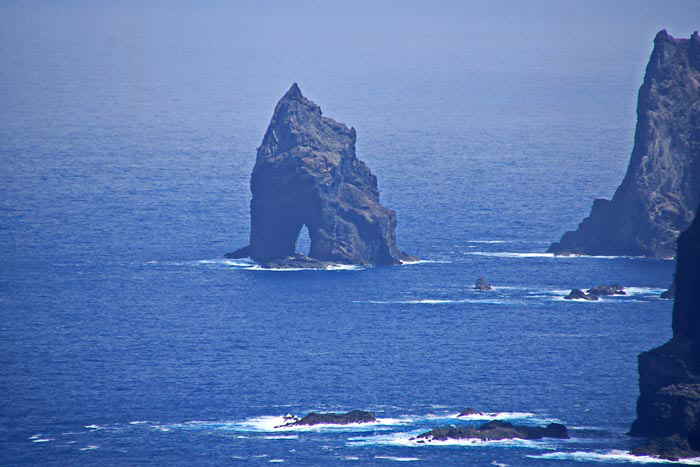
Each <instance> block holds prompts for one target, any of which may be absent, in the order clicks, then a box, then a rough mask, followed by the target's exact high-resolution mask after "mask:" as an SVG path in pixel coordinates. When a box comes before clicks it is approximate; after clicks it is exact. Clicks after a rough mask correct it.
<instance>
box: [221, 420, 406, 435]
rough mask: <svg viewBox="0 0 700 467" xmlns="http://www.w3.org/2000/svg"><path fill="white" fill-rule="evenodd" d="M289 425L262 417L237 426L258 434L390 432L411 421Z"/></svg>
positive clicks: (282, 421) (236, 425)
mask: <svg viewBox="0 0 700 467" xmlns="http://www.w3.org/2000/svg"><path fill="white" fill-rule="evenodd" d="M285 423H288V420H286V419H285V418H284V417H283V416H262V417H255V418H249V419H247V420H245V421H243V422H239V423H236V424H235V427H236V428H238V429H243V430H248V431H258V432H267V433H269V432H276V431H282V432H288V431H368V430H369V431H373V430H389V429H391V427H392V426H397V425H404V424H407V423H410V421H408V420H405V419H400V418H378V419H377V421H375V422H369V423H349V424H344V425H340V424H318V425H295V426H283V425H284V424H285Z"/></svg>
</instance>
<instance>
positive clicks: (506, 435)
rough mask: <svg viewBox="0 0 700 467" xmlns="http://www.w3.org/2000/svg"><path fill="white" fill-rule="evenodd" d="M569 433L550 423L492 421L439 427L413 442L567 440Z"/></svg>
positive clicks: (563, 428)
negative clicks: (542, 425)
mask: <svg viewBox="0 0 700 467" xmlns="http://www.w3.org/2000/svg"><path fill="white" fill-rule="evenodd" d="M568 437H569V433H568V430H567V429H566V427H565V426H564V425H561V424H559V423H550V424H549V425H547V426H545V427H539V426H525V425H513V424H512V423H508V422H502V421H499V420H493V421H490V422H488V423H484V424H483V425H480V426H478V427H472V426H454V425H448V426H441V427H437V428H434V429H432V430H430V431H428V432H425V433H422V434H420V435H418V436H416V437H415V438H412V439H413V440H415V441H417V442H419V443H420V442H426V441H427V442H429V441H445V440H448V439H480V440H482V441H496V440H501V439H540V438H564V439H565V438H568Z"/></svg>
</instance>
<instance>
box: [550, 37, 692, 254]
mask: <svg viewBox="0 0 700 467" xmlns="http://www.w3.org/2000/svg"><path fill="white" fill-rule="evenodd" d="M698 202H700V37H699V36H698V33H697V32H695V33H693V35H692V36H691V37H690V39H674V38H673V37H671V36H670V35H669V34H668V33H667V32H666V31H661V32H659V33H658V34H657V35H656V38H655V39H654V49H653V52H652V54H651V58H650V59H649V64H648V65H647V68H646V75H645V77H644V83H643V84H642V87H641V88H640V90H639V98H638V102H637V128H636V131H635V137H634V149H633V151H632V156H631V158H630V163H629V166H628V168H627V173H626V175H625V178H624V180H623V181H622V184H621V185H620V186H619V188H618V189H617V191H616V192H615V195H614V196H613V198H612V200H606V199H596V200H595V201H594V202H593V208H592V209H591V214H590V216H589V217H587V218H586V219H584V220H583V222H581V224H580V225H579V226H578V229H577V230H575V231H570V232H566V233H565V234H564V236H563V237H562V239H561V240H560V241H559V242H558V243H553V244H552V245H551V246H550V247H549V250H548V251H549V252H551V253H556V254H571V253H573V254H586V255H631V256H650V257H671V256H674V254H675V241H676V238H677V237H678V234H679V233H680V232H681V231H683V230H684V229H685V228H687V227H688V225H689V224H690V222H691V221H692V220H693V217H694V215H695V208H696V206H697V205H698Z"/></svg>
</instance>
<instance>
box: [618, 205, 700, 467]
mask: <svg viewBox="0 0 700 467" xmlns="http://www.w3.org/2000/svg"><path fill="white" fill-rule="evenodd" d="M699 209H700V208H699ZM677 258H678V261H677V265H676V298H675V302H674V305H673V338H672V339H671V340H670V341H668V342H667V343H665V344H664V345H662V346H661V347H657V348H656V349H653V350H650V351H648V352H644V353H642V354H640V355H639V392H640V395H639V400H638V402H637V419H636V420H635V421H634V424H633V425H632V429H631V434H633V435H639V436H647V437H651V438H652V440H651V441H650V442H649V443H648V445H646V446H644V447H642V448H640V449H638V450H636V451H634V453H635V454H651V455H659V456H662V457H666V458H678V457H696V456H700V216H696V217H695V220H694V221H693V223H692V225H691V226H690V228H689V229H688V230H686V231H685V232H683V233H682V234H681V235H680V237H679V239H678V256H677Z"/></svg>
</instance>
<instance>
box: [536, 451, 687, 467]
mask: <svg viewBox="0 0 700 467" xmlns="http://www.w3.org/2000/svg"><path fill="white" fill-rule="evenodd" d="M527 457H531V458H533V459H552V460H571V461H577V462H602V463H606V464H609V463H627V462H631V463H636V464H686V465H700V458H691V459H681V460H678V461H671V460H666V459H660V458H658V457H651V456H634V455H632V454H630V453H629V452H627V451H620V450H611V451H605V452H585V451H574V452H551V453H546V454H538V455H528V456H527Z"/></svg>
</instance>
